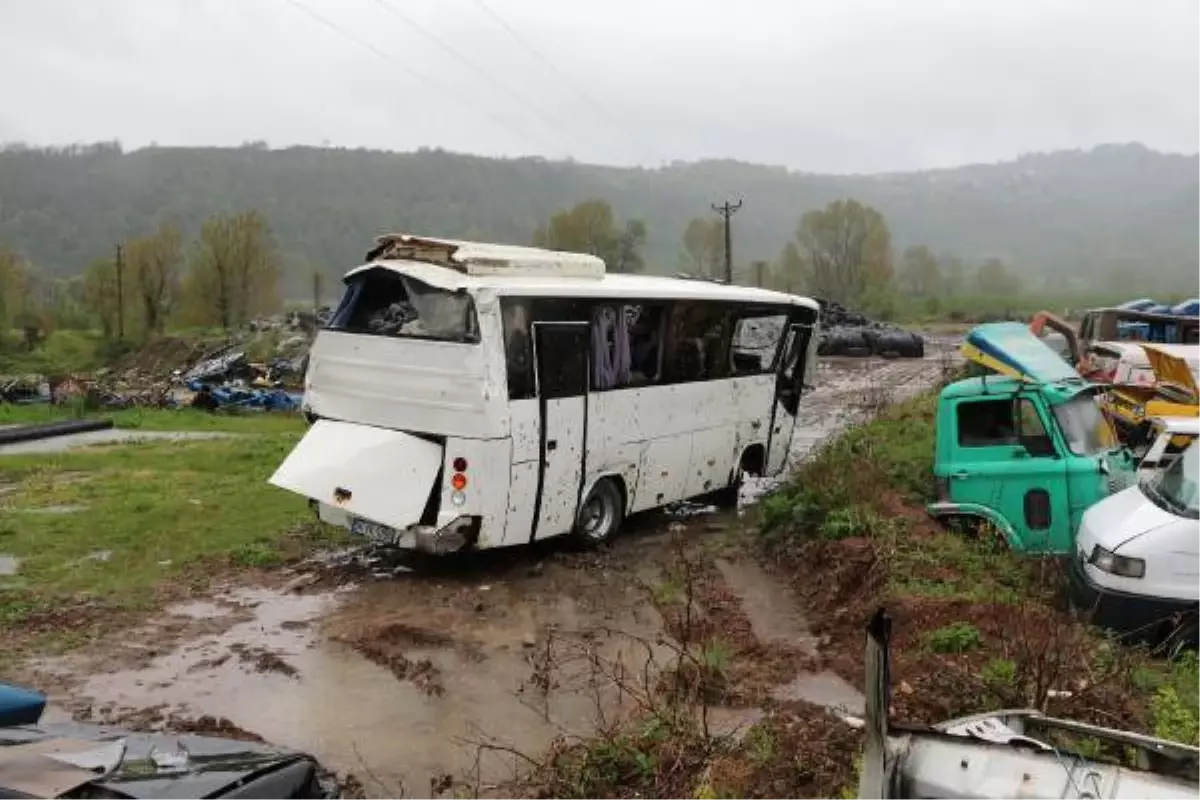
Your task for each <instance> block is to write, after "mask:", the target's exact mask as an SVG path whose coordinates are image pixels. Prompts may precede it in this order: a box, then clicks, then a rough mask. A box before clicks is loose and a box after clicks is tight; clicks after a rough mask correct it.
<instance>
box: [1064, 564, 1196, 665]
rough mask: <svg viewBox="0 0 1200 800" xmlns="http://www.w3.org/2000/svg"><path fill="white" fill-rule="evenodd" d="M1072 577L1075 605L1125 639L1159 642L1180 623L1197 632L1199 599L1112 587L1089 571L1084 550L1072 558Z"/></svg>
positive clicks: (1080, 610)
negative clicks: (1195, 629) (1090, 574)
mask: <svg viewBox="0 0 1200 800" xmlns="http://www.w3.org/2000/svg"><path fill="white" fill-rule="evenodd" d="M1068 579H1069V580H1068V589H1069V593H1070V601H1071V607H1072V608H1073V609H1074V610H1075V611H1077V612H1079V613H1080V614H1082V615H1083V616H1084V618H1085V619H1086V620H1088V621H1089V622H1091V623H1092V624H1093V625H1095V626H1097V627H1100V628H1105V629H1107V630H1110V631H1113V632H1114V633H1117V634H1118V635H1120V636H1121V637H1122V638H1126V639H1129V640H1132V641H1138V642H1145V643H1149V644H1157V643H1158V641H1159V640H1160V639H1161V638H1162V637H1163V635H1164V633H1170V632H1171V631H1173V630H1175V629H1176V628H1177V627H1179V626H1180V625H1187V624H1190V627H1191V628H1192V630H1193V631H1194V627H1195V618H1196V610H1197V603H1196V602H1195V601H1190V600H1175V599H1170V598H1162V597H1150V596H1147V595H1140V594H1131V593H1129V592H1119V591H1116V590H1114V589H1108V588H1106V587H1104V586H1101V585H1099V584H1097V583H1096V582H1095V581H1093V580H1092V579H1091V577H1090V576H1089V575H1088V574H1087V569H1086V567H1085V564H1084V556H1083V554H1081V553H1076V555H1075V557H1074V558H1072V559H1071V566H1070V568H1069V570H1068ZM1194 635H1195V634H1194V632H1193V633H1192V636H1194Z"/></svg>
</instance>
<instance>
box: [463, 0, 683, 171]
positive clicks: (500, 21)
mask: <svg viewBox="0 0 1200 800" xmlns="http://www.w3.org/2000/svg"><path fill="white" fill-rule="evenodd" d="M472 1H473V2H474V3H475V5H476V6H478V7H479V9H480V10H481V11H483V12H484V13H485V14H487V15H488V16H489V17H491V18H492V19H493V20H494V21H495V22H496V24H497V25H499V26H500V27H501V28H503V29H504V30H505V31H506V32H507V33H508V35H509V36H511V37H512V39H513V40H514V41H515V42H516V43H517V44H519V45H521V47H523V48H524V49H525V51H526V52H527V53H529V54H530V55H531V56H533V57H534V58H535V59H537V60H538V61H540V62H541V63H542V64H543V65H545V67H546V68H547V69H549V70H550V71H551V72H553V73H554V74H555V75H556V76H558V79H559V81H560V82H562V83H563V84H564V85H565V86H567V87H568V88H569V89H571V90H572V91H573V92H575V94H576V96H578V97H579V98H580V99H582V100H583V102H585V103H587V104H588V105H590V106H591V107H592V110H593V111H595V112H596V113H597V114H599V115H600V116H602V117H604V118H605V119H606V120H608V122H610V123H611V124H612V125H613V126H614V127H616V128H617V129H619V130H620V131H621V132H622V133H624V134H626V135H627V136H628V134H629V128H628V126H627V125H626V124H625V123H623V122H622V121H621V120H619V119H618V118H617V117H616V116H615V115H613V114H610V113H609V112H608V111H607V110H606V109H605V108H604V107H603V106H602V105H600V103H598V102H597V101H596V100H595V99H594V98H593V97H592V96H591V95H589V94H588V93H587V92H585V91H584V90H583V89H582V88H580V87H579V86H578V85H577V84H576V83H575V82H574V81H572V80H571V79H570V78H568V77H567V76H566V74H565V73H564V72H563V71H562V70H560V69H559V68H558V66H557V65H555V63H554V62H553V61H551V60H550V58H549V57H548V56H546V55H544V54H543V53H542V52H541V51H540V50H538V49H537V48H536V47H534V46H533V45H532V44H530V42H529V41H528V40H527V39H526V38H525V37H524V36H522V35H521V34H519V33H517V31H516V29H514V28H513V27H512V26H511V25H509V24H508V22H507V21H505V19H504V17H502V16H500V14H499V13H498V12H496V11H495V10H494V9H493V8H492V7H491V6H489V5H488V4H487V3H486V2H484V0H472ZM629 140H630V141H631V142H633V143H634V144H635V145H638V146H639V147H641V146H646V145H645V143H643V142H640V141H638V140H636V139H634V138H633V137H629ZM651 152H653V153H654V155H655V156H656V157H657V158H658V159H659V160H660V161H666V159H665V158H663V157H662V156H661V154H660V153H657V152H655V151H654V150H653V149H651Z"/></svg>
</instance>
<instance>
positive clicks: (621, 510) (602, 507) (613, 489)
mask: <svg viewBox="0 0 1200 800" xmlns="http://www.w3.org/2000/svg"><path fill="white" fill-rule="evenodd" d="M624 516H625V503H624V501H623V500H622V498H621V490H620V489H619V488H617V484H616V482H614V481H613V480H612V479H611V478H602V479H600V480H598V481H596V485H595V486H593V487H592V490H591V491H590V492H588V496H587V500H584V501H583V505H581V506H580V507H579V516H578V517H577V518H576V520H575V528H574V530H573V531H572V532H571V535H572V538H573V539H574V540H575V542H576V543H577V544H579V545H581V546H583V547H589V548H590V547H598V546H599V545H602V544H604V543H605V542H607V541H608V540H609V539H611V538H612V537H613V534H615V533H616V532H617V528H619V527H621V520H622V518H623V517H624Z"/></svg>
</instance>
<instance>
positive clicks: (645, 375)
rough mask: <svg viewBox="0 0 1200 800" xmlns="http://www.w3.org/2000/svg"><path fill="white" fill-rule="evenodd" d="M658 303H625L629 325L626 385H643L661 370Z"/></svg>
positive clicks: (661, 311)
mask: <svg viewBox="0 0 1200 800" xmlns="http://www.w3.org/2000/svg"><path fill="white" fill-rule="evenodd" d="M665 319H666V313H665V309H664V308H663V307H662V306H650V305H630V306H625V322H626V324H627V325H628V326H629V381H628V384H627V385H629V386H646V385H648V384H651V383H654V382H655V381H657V380H658V377H659V373H660V372H661V371H662V340H663V322H664V320H665Z"/></svg>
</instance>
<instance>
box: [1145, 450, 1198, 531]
mask: <svg viewBox="0 0 1200 800" xmlns="http://www.w3.org/2000/svg"><path fill="white" fill-rule="evenodd" d="M1142 492H1143V493H1144V494H1145V495H1146V496H1147V497H1149V498H1150V500H1152V501H1153V502H1154V503H1155V505H1157V506H1158V507H1159V508H1161V509H1163V510H1164V511H1169V512H1171V513H1172V514H1176V515H1178V516H1181V517H1187V518H1189V519H1200V449H1197V447H1196V444H1195V442H1194V441H1193V442H1192V444H1190V445H1188V448H1187V450H1185V451H1184V452H1183V455H1182V456H1181V457H1180V458H1178V459H1176V460H1175V462H1174V463H1173V464H1171V466H1169V467H1167V468H1166V469H1164V470H1162V471H1161V472H1159V473H1158V474H1157V475H1155V476H1154V477H1152V478H1150V479H1149V480H1148V481H1146V482H1145V483H1143V484H1142Z"/></svg>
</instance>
